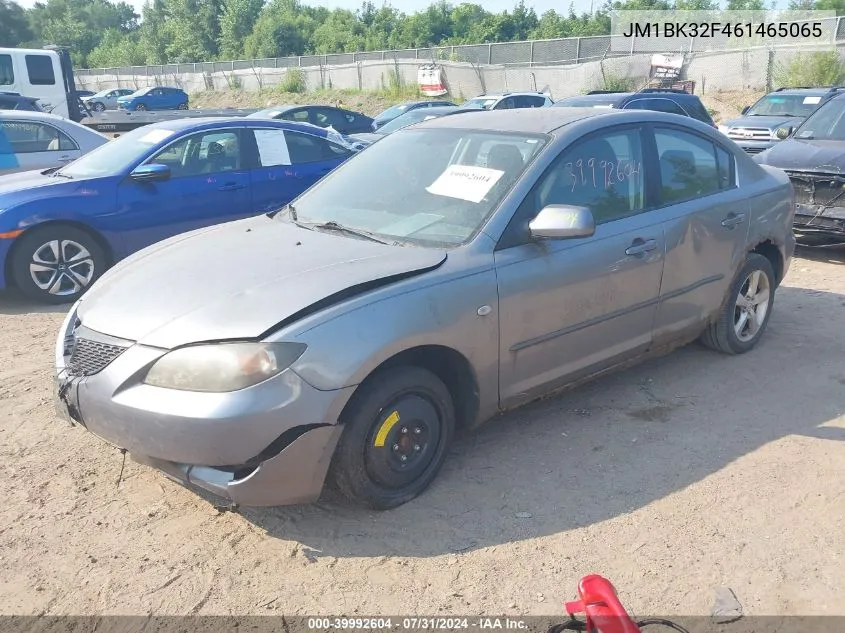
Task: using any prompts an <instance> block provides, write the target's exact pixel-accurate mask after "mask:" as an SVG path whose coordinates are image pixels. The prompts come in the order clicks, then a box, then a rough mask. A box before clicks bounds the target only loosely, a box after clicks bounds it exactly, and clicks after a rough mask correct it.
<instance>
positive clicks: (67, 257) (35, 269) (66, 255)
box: [29, 240, 95, 296]
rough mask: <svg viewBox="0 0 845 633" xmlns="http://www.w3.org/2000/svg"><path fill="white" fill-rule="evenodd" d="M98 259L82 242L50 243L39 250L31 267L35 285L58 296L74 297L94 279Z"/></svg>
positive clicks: (34, 255) (33, 255)
mask: <svg viewBox="0 0 845 633" xmlns="http://www.w3.org/2000/svg"><path fill="white" fill-rule="evenodd" d="M94 273H95V268H94V258H93V257H92V256H91V253H90V252H89V251H88V249H86V248H85V247H84V246H82V244H80V243H79V242H75V241H73V240H50V241H49V242H46V243H44V244H42V245H41V246H39V247H38V248H37V249H35V252H34V253H33V254H32V259H31V261H30V264H29V274H30V277H32V281H33V283H34V284H35V285H36V286H38V287H39V288H40V289H41V290H43V291H45V292H48V293H50V294H51V295H56V296H66V295H73V294H76V293H77V292H79V291H80V290H82V289H84V288H86V287H87V286H88V284H90V283H91V280H92V279H93V277H94Z"/></svg>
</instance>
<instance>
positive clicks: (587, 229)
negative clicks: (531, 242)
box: [528, 204, 596, 240]
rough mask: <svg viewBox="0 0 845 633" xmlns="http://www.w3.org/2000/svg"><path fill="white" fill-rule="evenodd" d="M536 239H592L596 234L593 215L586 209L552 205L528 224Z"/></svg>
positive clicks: (532, 235)
mask: <svg viewBox="0 0 845 633" xmlns="http://www.w3.org/2000/svg"><path fill="white" fill-rule="evenodd" d="M528 229H529V231H531V237H533V238H534V239H547V240H565V239H571V238H574V237H590V236H591V235H593V233H595V232H596V222H595V219H594V218H593V213H592V212H591V211H590V210H589V209H588V208H586V207H575V206H571V205H568V204H550V205H548V206H546V207H543V210H542V211H540V213H538V214H537V216H536V217H535V218H534V219H533V220H531V222H529V223H528Z"/></svg>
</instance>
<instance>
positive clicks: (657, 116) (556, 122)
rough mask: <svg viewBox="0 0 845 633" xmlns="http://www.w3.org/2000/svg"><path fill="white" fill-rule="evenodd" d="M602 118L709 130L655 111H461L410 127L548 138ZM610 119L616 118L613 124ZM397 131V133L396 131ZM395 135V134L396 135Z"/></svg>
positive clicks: (697, 123)
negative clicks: (655, 122)
mask: <svg viewBox="0 0 845 633" xmlns="http://www.w3.org/2000/svg"><path fill="white" fill-rule="evenodd" d="M596 117H605V118H606V124H607V125H615V124H616V123H620V124H621V123H626V122H635V121H641V120H650V121H663V122H666V123H675V124H677V123H678V122H679V120H680V121H684V122H686V124H687V125H690V126H695V127H696V128H698V127H699V126H703V127H706V128H708V129H709V128H710V126H708V125H706V124H704V123H701V122H699V121H696V120H695V119H693V118H691V117H682V116H680V115H677V114H667V113H665V112H657V111H655V110H617V109H612V108H607V109H602V108H513V109H508V110H465V111H464V112H462V113H461V116H441V117H437V118H434V119H429V120H427V121H422V122H421V123H417V124H416V125H414V129H427V128H450V129H464V130H479V131H483V132H514V133H523V134H551V133H552V132H554V131H555V130H557V129H558V128H561V127H564V126H566V125H569V124H570V123H574V122H576V121H582V120H584V119H591V118H596ZM613 117H616V120H614V118H613ZM400 131H401V130H400ZM397 133H398V132H397Z"/></svg>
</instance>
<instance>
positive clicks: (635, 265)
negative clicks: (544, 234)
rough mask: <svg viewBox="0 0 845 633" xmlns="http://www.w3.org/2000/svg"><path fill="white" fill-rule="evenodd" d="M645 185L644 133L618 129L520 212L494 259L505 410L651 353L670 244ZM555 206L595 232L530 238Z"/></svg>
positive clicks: (584, 150)
mask: <svg viewBox="0 0 845 633" xmlns="http://www.w3.org/2000/svg"><path fill="white" fill-rule="evenodd" d="M646 181H647V174H646V168H645V165H644V164H643V136H642V132H641V131H640V130H639V129H638V128H636V127H633V128H632V127H627V128H611V129H607V130H603V131H602V132H600V133H596V134H592V135H589V136H587V137H585V138H583V139H581V140H579V141H577V142H576V143H575V144H573V145H570V147H568V148H567V149H566V150H564V151H563V152H562V153H561V155H560V157H558V159H557V160H556V161H555V162H554V163H552V165H551V166H550V167H549V169H548V170H547V171H546V173H545V174H544V175H543V176H542V177H541V178H540V180H539V181H538V183H537V185H536V186H535V187H534V189H533V190H532V192H531V194H529V196H528V197H527V198H526V200H525V201H524V202H523V204H522V205H521V207H520V209H519V211H517V214H516V216H515V217H514V220H513V221H512V222H511V223H510V226H509V227H508V229H507V230H506V232H505V234H504V235H503V237H502V240H501V241H500V244H499V247H498V249H497V251H496V253H495V265H496V274H497V277H498V286H499V320H500V332H501V335H500V350H499V358H500V372H499V380H500V402H501V404H502V406H505V407H507V406H513V405H515V404H518V403H519V402H521V401H524V400H528V399H531V398H532V397H535V396H537V395H540V394H541V393H543V392H544V391H547V390H549V389H552V388H554V387H556V386H558V385H560V384H564V383H566V382H570V381H571V380H572V379H575V378H578V377H580V376H582V375H586V374H590V373H593V372H595V371H598V370H600V369H602V368H604V367H608V366H611V365H613V364H615V363H617V362H619V361H621V360H623V359H625V358H627V357H630V356H634V355H636V354H637V353H639V352H642V351H644V350H645V349H646V348H648V346H649V344H650V343H651V338H652V326H653V323H654V317H655V314H656V310H657V300H658V295H659V292H660V278H661V274H662V272H663V254H664V246H665V244H664V238H663V227H662V224H661V220H660V218H656V217H654V214H653V213H651V212H650V211H649V210H648V208H647V203H646V200H647V198H646V191H645V183H646ZM550 204H572V205H579V206H585V207H587V208H589V209H590V210H591V211H592V213H593V215H594V218H595V221H596V224H597V227H596V232H595V234H594V235H593V236H592V237H587V238H578V239H571V240H559V241H555V240H547V241H541V242H538V241H535V240H532V239H530V236H528V234H527V228H526V227H527V223H528V221H529V220H530V219H531V218H533V217H534V216H535V215H536V214H537V213H538V212H539V211H540V209H542V208H543V207H545V206H547V205H550Z"/></svg>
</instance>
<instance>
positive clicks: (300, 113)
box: [281, 110, 308, 123]
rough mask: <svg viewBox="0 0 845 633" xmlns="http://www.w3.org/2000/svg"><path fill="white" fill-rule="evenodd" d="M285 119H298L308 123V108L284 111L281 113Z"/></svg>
mask: <svg viewBox="0 0 845 633" xmlns="http://www.w3.org/2000/svg"><path fill="white" fill-rule="evenodd" d="M281 118H283V119H285V120H286V121H298V122H299V123H308V110H294V111H293V112H286V113H285V114H283V115H282V117H281Z"/></svg>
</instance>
